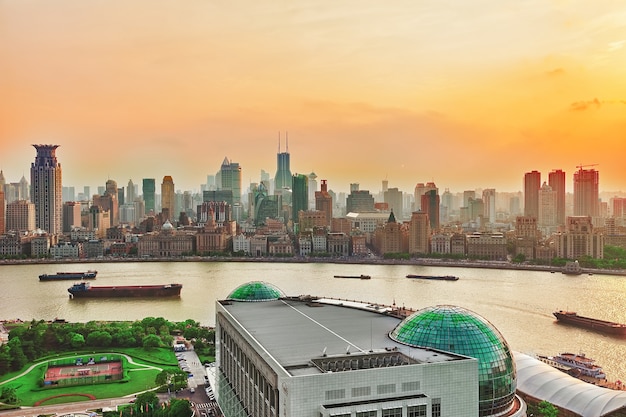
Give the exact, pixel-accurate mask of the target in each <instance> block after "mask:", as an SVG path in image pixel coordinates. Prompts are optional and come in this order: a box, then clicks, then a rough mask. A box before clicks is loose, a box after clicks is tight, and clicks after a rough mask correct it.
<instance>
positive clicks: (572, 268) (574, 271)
mask: <svg viewBox="0 0 626 417" xmlns="http://www.w3.org/2000/svg"><path fill="white" fill-rule="evenodd" d="M561 272H563V273H564V274H565V275H580V274H582V273H583V269H582V268H581V267H580V264H579V263H578V261H570V262H566V263H565V266H564V267H563V269H562V270H561Z"/></svg>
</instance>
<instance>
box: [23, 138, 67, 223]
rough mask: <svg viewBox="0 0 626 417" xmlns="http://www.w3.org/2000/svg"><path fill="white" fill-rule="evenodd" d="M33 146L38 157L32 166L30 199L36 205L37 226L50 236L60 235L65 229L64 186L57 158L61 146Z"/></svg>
mask: <svg viewBox="0 0 626 417" xmlns="http://www.w3.org/2000/svg"><path fill="white" fill-rule="evenodd" d="M33 146H34V147H35V149H36V150H37V156H36V157H35V162H33V163H32V164H31V166H30V182H31V189H30V194H31V198H30V199H31V201H32V202H33V203H34V204H35V226H36V227H38V228H40V229H42V230H45V231H47V232H48V233H50V234H60V233H61V228H62V227H63V201H62V197H63V185H62V181H61V164H60V163H59V162H58V161H57V157H56V149H57V148H58V147H59V145H33Z"/></svg>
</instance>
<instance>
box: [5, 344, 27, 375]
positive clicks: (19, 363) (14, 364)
mask: <svg viewBox="0 0 626 417" xmlns="http://www.w3.org/2000/svg"><path fill="white" fill-rule="evenodd" d="M7 346H8V347H9V354H10V355H11V358H12V361H11V369H12V370H14V371H17V370H19V369H22V368H23V367H24V365H26V364H27V363H28V358H27V357H26V355H25V354H24V350H22V341H21V340H20V338H19V337H14V338H13V339H11V340H9V342H8V343H7Z"/></svg>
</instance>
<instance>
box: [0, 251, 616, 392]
mask: <svg viewBox="0 0 626 417" xmlns="http://www.w3.org/2000/svg"><path fill="white" fill-rule="evenodd" d="M88 269H97V270H98V277H97V278H96V279H95V280H92V283H93V285H137V284H166V283H174V282H178V283H182V284H183V289H182V292H181V297H180V299H151V300H150V299H141V300H135V299H102V300H99V299H70V298H69V294H68V292H67V288H68V287H69V286H71V284H72V283H73V282H72V281H54V282H40V281H39V279H38V276H39V275H40V274H43V273H54V272H57V271H86V270H88ZM409 273H415V274H433V275H456V276H458V277H459V278H460V279H459V280H458V281H427V280H416V279H407V278H405V276H406V274H409ZM360 274H366V275H370V276H371V277H372V279H370V280H359V279H339V278H333V276H334V275H360ZM249 281H267V282H269V283H271V284H274V285H276V286H277V287H278V288H280V289H282V290H283V291H284V292H285V293H286V294H287V295H304V294H309V295H317V296H327V297H335V298H344V299H350V300H359V301H368V302H375V303H380V304H387V305H391V304H393V303H394V302H395V303H396V305H399V306H406V307H410V308H413V309H420V308H423V307H428V306H433V305H440V304H451V305H457V306H461V307H464V308H467V309H469V310H472V311H474V312H476V313H478V314H480V315H481V316H483V317H484V318H486V319H487V320H489V321H490V322H491V323H492V324H493V325H494V326H495V327H496V328H497V329H498V330H499V331H500V332H501V333H502V335H503V336H504V338H505V339H506V340H507V341H508V343H509V345H510V346H511V348H512V349H513V350H516V351H519V352H523V353H528V354H544V355H554V354H557V353H559V352H564V351H570V352H574V353H579V352H584V353H585V354H586V355H587V356H588V357H591V358H594V359H596V361H597V363H598V364H599V365H601V366H603V367H604V370H605V371H606V373H607V375H608V377H609V379H611V380H616V379H621V380H626V360H624V359H625V358H626V338H619V337H615V336H607V335H603V334H599V333H594V332H591V331H588V330H585V329H579V328H576V327H571V326H567V325H563V324H558V323H556V321H555V319H554V317H553V316H552V312H553V311H554V310H557V309H567V310H573V311H577V312H578V313H579V314H581V315H584V316H590V317H595V318H600V319H605V320H611V321H617V322H624V323H626V308H625V302H624V296H625V295H626V277H624V276H615V275H602V274H594V275H579V276H566V275H563V274H560V273H550V272H546V271H520V270H496V269H478V268H452V267H429V266H415V265H363V264H360V265H348V264H330V263H274V262H272V263H263V262H124V263H122V262H116V263H98V264H92V263H90V264H78V263H72V264H25V265H1V266H0V285H1V291H0V319H4V320H11V319H22V320H27V321H29V320H31V319H37V320H39V319H44V320H52V319H55V318H62V319H65V320H68V321H71V322H87V321H91V320H136V319H141V318H143V317H147V316H152V317H164V318H166V319H168V320H171V321H183V320H186V319H193V320H196V321H198V322H200V323H201V324H204V325H210V326H212V325H214V324H215V300H219V299H223V298H226V297H227V296H228V294H229V293H230V292H231V291H232V290H233V289H235V288H236V287H237V286H239V285H240V284H243V283H246V282H249Z"/></svg>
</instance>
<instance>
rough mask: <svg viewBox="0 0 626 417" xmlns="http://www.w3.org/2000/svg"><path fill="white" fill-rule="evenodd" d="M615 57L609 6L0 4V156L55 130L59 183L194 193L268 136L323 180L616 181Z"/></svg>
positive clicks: (257, 163)
mask: <svg viewBox="0 0 626 417" xmlns="http://www.w3.org/2000/svg"><path fill="white" fill-rule="evenodd" d="M625 70H626V3H624V2H623V1H610V0H596V1H593V2H590V1H587V0H581V1H568V0H515V1H512V0H511V1H508V0H472V1H446V0H391V1H388V2H381V1H379V0H358V1H357V0H344V1H341V2H328V1H322V0H300V1H285V0H269V1H258V0H229V1H225V0H185V1H176V0H171V1H169V0H133V1H131V2H129V1H125V0H88V1H85V0H55V1H48V0H0V169H2V170H3V173H4V176H5V178H6V180H7V182H17V181H19V179H20V178H21V177H22V175H24V176H25V177H26V178H27V179H28V180H30V174H29V169H30V164H31V163H32V162H33V161H34V158H35V155H36V152H35V149H34V148H33V147H32V146H31V145H32V144H57V145H60V147H59V148H58V150H57V157H58V159H59V161H60V162H61V165H62V167H63V168H62V169H63V184H64V185H68V186H70V185H71V186H76V187H82V186H83V185H90V186H92V187H93V186H97V185H104V184H105V182H106V180H107V179H114V180H116V181H117V182H118V184H119V185H125V184H126V183H127V182H128V180H129V179H132V180H133V182H134V183H135V184H137V183H139V182H140V181H141V178H156V179H157V182H160V180H162V178H163V176H165V175H170V176H172V177H173V179H174V182H175V185H176V189H181V190H194V189H196V190H197V189H199V186H200V184H201V183H204V182H205V181H206V176H207V175H208V174H215V172H217V171H218V170H219V167H220V165H221V163H222V161H223V160H224V158H225V157H227V158H228V159H229V160H231V161H233V162H238V163H239V164H240V166H241V167H242V172H243V183H244V187H245V186H247V184H248V183H250V182H258V181H259V179H260V172H261V170H262V169H264V170H265V171H267V172H269V173H270V175H271V176H273V175H274V174H275V172H276V154H277V152H278V150H279V142H280V149H281V151H285V150H286V149H285V148H286V144H285V142H286V137H287V135H288V138H289V148H288V150H289V153H290V155H291V171H292V173H294V174H295V173H302V174H308V173H310V172H315V173H316V174H317V176H318V180H320V179H326V180H327V181H328V185H329V188H330V189H332V190H335V191H348V190H349V185H350V183H359V184H360V187H361V189H368V190H371V191H372V192H378V191H379V190H380V189H381V188H382V186H381V183H382V180H385V179H386V180H387V181H388V182H389V187H397V188H399V189H400V190H402V191H405V192H412V191H413V188H414V187H415V184H416V183H420V182H429V181H434V182H435V183H436V184H437V186H438V187H439V188H440V189H441V190H443V189H445V188H449V189H450V190H451V191H462V190H466V189H475V188H496V190H497V191H518V190H521V189H522V184H523V183H522V178H523V175H524V173H525V172H528V171H532V170H538V171H540V172H542V181H543V180H544V179H546V180H547V176H548V173H549V172H550V171H551V170H553V169H563V170H564V171H565V172H566V174H567V185H568V191H571V190H572V187H571V184H572V181H573V180H572V175H573V172H574V171H575V170H577V166H579V165H592V164H594V165H593V168H595V169H597V170H599V171H600V189H601V190H603V191H619V190H624V191H626V164H625V163H624V161H625V158H624V155H625V154H626V152H625V151H626V135H625V134H624V132H626V77H625V76H624V73H625ZM279 138H280V141H279Z"/></svg>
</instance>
